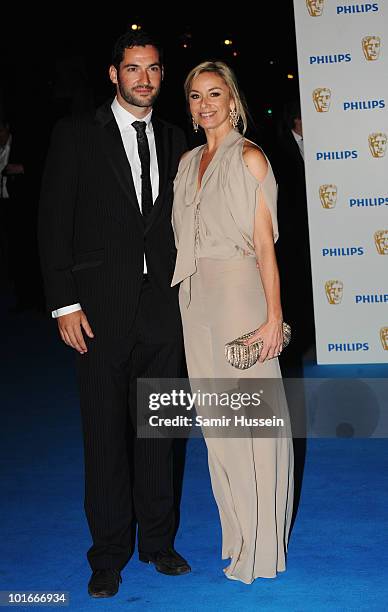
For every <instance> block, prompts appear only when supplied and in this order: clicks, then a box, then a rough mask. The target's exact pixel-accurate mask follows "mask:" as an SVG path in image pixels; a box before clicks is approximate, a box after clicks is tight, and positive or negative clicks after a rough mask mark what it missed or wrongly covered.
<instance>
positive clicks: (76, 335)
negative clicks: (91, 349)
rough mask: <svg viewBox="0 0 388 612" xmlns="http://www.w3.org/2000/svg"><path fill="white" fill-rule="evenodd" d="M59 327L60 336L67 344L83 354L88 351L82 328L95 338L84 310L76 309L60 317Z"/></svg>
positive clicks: (90, 336)
mask: <svg viewBox="0 0 388 612" xmlns="http://www.w3.org/2000/svg"><path fill="white" fill-rule="evenodd" d="M57 321H58V329H59V333H60V336H61V338H62V340H63V342H64V343H65V344H67V345H68V346H71V347H72V348H73V349H75V350H76V351H78V352H79V353H80V354H81V355H83V354H84V353H87V352H88V349H87V347H86V344H85V340H84V337H83V334H82V328H83V329H84V331H85V333H86V334H87V336H88V337H89V338H94V334H93V332H92V328H91V327H90V325H89V322H88V320H87V318H86V316H85V313H84V312H83V311H82V310H76V312H71V313H70V314H66V315H62V317H58V319H57Z"/></svg>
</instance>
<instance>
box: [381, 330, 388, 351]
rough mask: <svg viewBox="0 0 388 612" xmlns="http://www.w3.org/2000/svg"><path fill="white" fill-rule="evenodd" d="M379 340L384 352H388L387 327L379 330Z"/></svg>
mask: <svg viewBox="0 0 388 612" xmlns="http://www.w3.org/2000/svg"><path fill="white" fill-rule="evenodd" d="M380 340H381V344H382V346H383V349H384V351H388V327H382V328H381V329H380Z"/></svg>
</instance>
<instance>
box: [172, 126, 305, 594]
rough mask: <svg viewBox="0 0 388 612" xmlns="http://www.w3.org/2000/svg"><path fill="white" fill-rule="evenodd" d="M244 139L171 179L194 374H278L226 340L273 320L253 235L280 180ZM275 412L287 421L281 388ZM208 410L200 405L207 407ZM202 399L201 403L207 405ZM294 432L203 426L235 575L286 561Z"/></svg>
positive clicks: (194, 159)
mask: <svg viewBox="0 0 388 612" xmlns="http://www.w3.org/2000/svg"><path fill="white" fill-rule="evenodd" d="M244 141H245V139H244V138H243V136H241V135H240V134H239V133H238V132H237V131H235V130H231V131H230V132H229V133H228V134H227V136H226V137H225V138H224V140H223V141H222V143H221V144H220V146H219V148H218V149H217V151H216V154H215V155H214V157H213V159H212V161H211V162H210V164H209V166H208V167H207V169H206V171H205V173H204V175H203V178H202V183H201V187H200V189H198V171H199V165H200V161H201V155H202V150H203V146H201V147H197V148H196V149H194V150H192V151H190V153H189V154H187V155H186V156H185V157H184V158H183V160H182V161H181V163H180V166H179V169H178V173H177V176H176V179H175V183H174V206H173V227H174V233H175V240H176V246H177V249H178V254H177V262H176V267H175V272H174V277H173V280H172V285H176V284H177V283H180V292H179V300H180V308H181V314H182V322H183V331H184V341H185V351H186V360H187V367H188V373H189V377H190V380H192V379H201V380H209V379H210V380H211V379H213V380H215V381H220V379H239V381H235V382H236V384H237V385H238V383H239V382H240V383H241V382H248V380H247V379H250V380H249V383H250V384H251V388H253V389H255V388H256V390H257V389H258V388H259V387H260V381H259V380H258V379H273V378H275V379H280V378H281V372H280V368H279V364H278V360H277V359H272V360H268V361H265V362H264V363H257V364H256V365H254V366H253V367H251V368H250V369H248V370H237V369H235V368H234V367H232V366H231V365H230V364H229V363H228V362H227V361H226V359H225V352H224V347H225V343H227V342H229V341H231V340H233V339H234V338H237V337H238V336H240V335H242V334H244V333H247V332H249V331H251V330H253V329H256V328H257V327H259V326H260V325H261V324H262V323H264V322H265V320H266V300H265V294H264V290H263V285H262V282H261V277H260V273H259V270H258V269H257V266H256V254H255V250H254V244H253V230H254V220H255V211H256V208H257V206H260V205H266V206H267V207H268V209H269V211H270V213H271V217H272V226H273V233H274V240H275V241H276V239H277V237H278V230H277V219H276V196H277V187H276V182H275V178H274V175H273V172H272V169H271V167H270V164H269V163H268V171H267V174H266V177H265V179H264V180H263V181H262V182H259V181H257V179H256V178H255V177H254V176H253V175H252V174H251V173H250V171H249V170H248V168H247V166H246V165H245V163H244V160H243V156H242V153H243V146H244ZM274 401H276V402H277V407H276V412H277V414H278V415H279V414H281V415H282V416H284V417H285V419H286V422H287V423H288V411H287V404H286V400H285V396H284V391H283V388H282V385H281V391H280V392H279V389H278V390H277V391H276V398H275V400H274ZM202 410H203V409H202ZM200 411H201V410H200V409H198V407H197V413H200ZM287 428H288V429H287V431H288V435H282V436H276V435H275V437H258V436H257V435H252V436H251V435H247V436H246V437H236V438H234V437H224V438H216V437H211V436H206V435H205V439H206V444H207V448H208V460H209V470H210V476H211V482H212V488H213V493H214V496H215V499H216V502H217V506H218V510H219V514H220V520H221V526H222V558H224V559H226V558H230V559H231V562H230V565H229V566H228V568H226V570H224V571H225V574H226V576H227V577H228V578H231V579H236V580H241V581H243V582H245V583H251V582H252V581H253V580H254V579H255V578H258V577H267V578H272V577H274V576H276V574H277V572H278V571H284V570H285V556H286V551H287V543H288V535H289V529H290V522H291V514H292V503H293V451H292V439H291V435H290V429H289V423H288V424H287Z"/></svg>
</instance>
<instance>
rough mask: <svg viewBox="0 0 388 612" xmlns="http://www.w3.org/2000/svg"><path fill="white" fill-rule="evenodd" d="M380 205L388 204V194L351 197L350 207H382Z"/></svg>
mask: <svg viewBox="0 0 388 612" xmlns="http://www.w3.org/2000/svg"><path fill="white" fill-rule="evenodd" d="M380 206H388V196H387V197H384V196H380V197H376V198H349V207H350V208H366V207H372V208H373V207H374V208H380Z"/></svg>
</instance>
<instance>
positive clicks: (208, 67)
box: [184, 61, 248, 134]
mask: <svg viewBox="0 0 388 612" xmlns="http://www.w3.org/2000/svg"><path fill="white" fill-rule="evenodd" d="M203 72H214V73H215V74H218V76H220V77H221V78H222V79H223V81H225V83H226V85H227V86H228V88H229V91H230V95H231V96H232V98H233V100H234V103H235V105H236V111H237V114H238V115H239V117H240V121H239V123H240V124H242V133H243V134H245V132H246V130H247V126H248V120H247V115H248V110H247V106H246V103H245V98H244V95H243V94H242V92H240V90H239V87H238V84H237V79H236V76H235V74H234V72H233V70H232V69H231V68H229V66H227V65H226V64H225V63H224V62H218V61H217V62H202V63H201V64H198V66H196V67H195V68H193V69H192V70H190V72H189V74H188V75H187V77H186V80H185V84H184V88H185V96H186V101H187V103H189V95H190V91H191V84H192V82H193V80H194V79H195V78H197V76H199V75H200V74H202V73H203Z"/></svg>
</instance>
